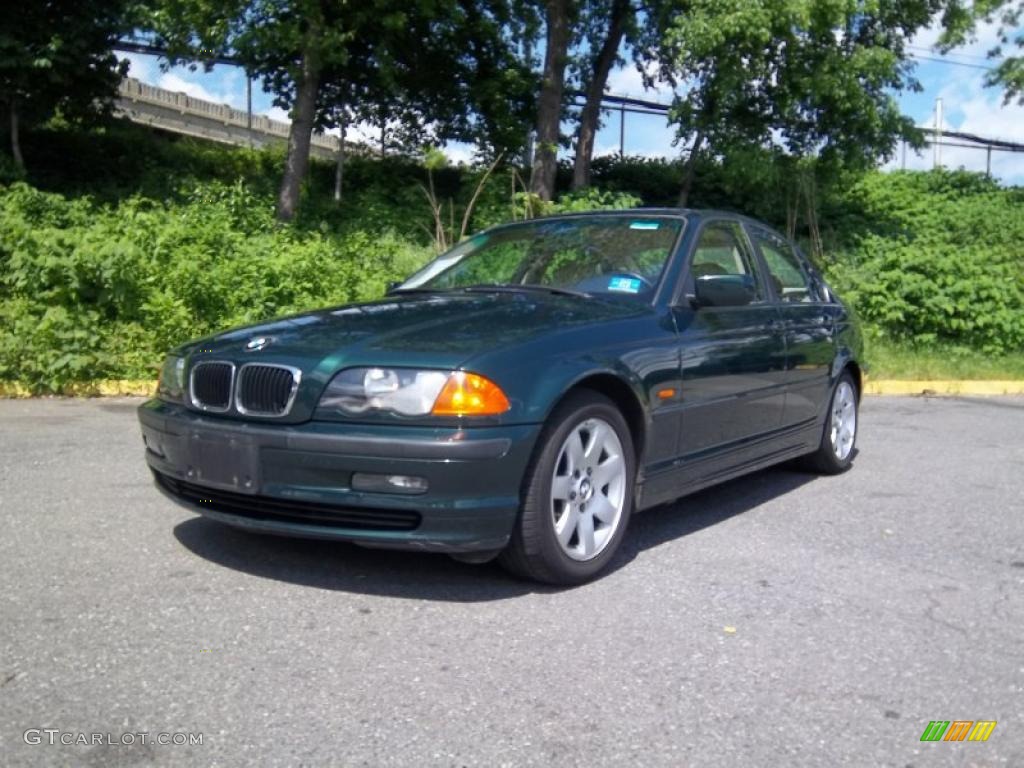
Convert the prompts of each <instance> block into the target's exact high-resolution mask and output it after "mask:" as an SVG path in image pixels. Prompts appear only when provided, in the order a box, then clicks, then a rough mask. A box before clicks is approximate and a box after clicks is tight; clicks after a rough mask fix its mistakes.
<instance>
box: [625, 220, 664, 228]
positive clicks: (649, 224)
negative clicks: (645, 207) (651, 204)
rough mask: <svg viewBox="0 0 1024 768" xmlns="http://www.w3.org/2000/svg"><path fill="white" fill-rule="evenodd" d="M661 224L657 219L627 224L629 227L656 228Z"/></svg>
mask: <svg viewBox="0 0 1024 768" xmlns="http://www.w3.org/2000/svg"><path fill="white" fill-rule="evenodd" d="M660 226H661V223H660V222H657V221H634V222H633V223H632V224H630V225H629V228H630V229H657V228H658V227H660Z"/></svg>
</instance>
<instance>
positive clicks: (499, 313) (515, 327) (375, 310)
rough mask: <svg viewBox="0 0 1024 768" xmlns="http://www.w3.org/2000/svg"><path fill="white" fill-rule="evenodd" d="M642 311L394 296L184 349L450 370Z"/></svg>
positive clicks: (470, 296) (311, 366)
mask: <svg viewBox="0 0 1024 768" xmlns="http://www.w3.org/2000/svg"><path fill="white" fill-rule="evenodd" d="M650 311H651V310H650V308H649V307H646V306H644V305H640V304H638V303H634V302H629V301H617V300H607V299H603V298H596V297H595V298H591V297H575V296H564V295H557V294H544V293H438V294H417V295H412V296H401V295H394V296H389V297H386V298H384V299H383V300H381V301H375V302H370V303H365V304H353V305H348V306H343V307H337V308H332V309H324V310H319V311H316V312H307V313H305V314H301V315H295V316H292V317H286V318H282V319H280V320H275V321H271V322H267V323H261V324H258V325H251V326H246V327H243V328H236V329H233V330H231V331H227V332H225V333H221V334H218V335H215V336H212V337H208V338H206V339H201V340H199V341H197V342H195V343H193V344H190V345H188V346H187V347H186V348H185V349H184V351H185V352H187V353H189V354H191V355H193V356H194V357H195V356H201V357H203V358H207V359H211V358H221V359H229V360H233V361H236V362H239V363H244V362H275V363H287V364H290V365H296V366H299V367H301V368H302V369H303V370H304V371H305V372H307V373H314V372H315V373H316V374H320V375H330V374H332V373H333V372H334V371H337V370H338V369H340V368H342V367H348V366H353V365H375V366H380V365H402V366H424V367H432V368H448V369H455V368H459V367H461V366H463V365H464V364H465V363H466V362H467V361H469V360H470V359H472V358H473V357H474V356H476V355H478V354H480V353H483V352H490V351H493V350H494V349H496V348H500V347H503V346H508V345H514V344H518V343H523V342H528V341H531V340H533V339H536V338H537V337H539V336H541V335H543V334H549V333H556V332H558V331H560V330H565V329H568V328H571V327H574V326H579V325H581V324H586V323H600V322H604V321H610V320H615V319H621V318H623V317H627V316H630V315H636V314H640V313H644V312H650ZM258 340H262V343H257V341H258ZM250 343H252V344H250ZM250 346H256V347H259V348H258V349H249V347H250Z"/></svg>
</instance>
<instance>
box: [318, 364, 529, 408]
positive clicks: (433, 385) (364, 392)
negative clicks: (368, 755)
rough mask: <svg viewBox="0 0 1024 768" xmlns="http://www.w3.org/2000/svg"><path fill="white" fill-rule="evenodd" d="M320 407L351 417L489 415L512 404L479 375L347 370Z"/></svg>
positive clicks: (403, 370)
mask: <svg viewBox="0 0 1024 768" xmlns="http://www.w3.org/2000/svg"><path fill="white" fill-rule="evenodd" d="M320 408H324V409H327V410H332V411H339V412H341V413H345V414H348V415H358V414H361V413H366V412H368V411H391V412H393V413H399V414H401V415H403V416H426V415H427V414H429V413H432V414H434V415H436V416H490V415H495V414H499V413H504V412H505V411H507V410H508V409H509V402H508V398H507V397H505V393H504V392H502V391H501V389H500V388H499V387H498V385H497V384H495V383H494V382H492V381H490V380H489V379H486V378H484V377H483V376H478V375H477V374H475V373H465V372H463V371H417V370H412V369H408V368H349V369H347V370H344V371H341V372H340V373H339V374H338V375H337V376H335V377H334V378H333V379H332V380H331V383H330V384H328V385H327V389H326V390H325V391H324V394H323V396H322V397H321V398H320Z"/></svg>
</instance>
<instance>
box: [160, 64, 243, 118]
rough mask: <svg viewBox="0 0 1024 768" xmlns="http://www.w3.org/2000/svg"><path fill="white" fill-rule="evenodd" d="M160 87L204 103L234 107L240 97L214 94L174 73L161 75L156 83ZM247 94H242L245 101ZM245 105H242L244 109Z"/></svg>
mask: <svg viewBox="0 0 1024 768" xmlns="http://www.w3.org/2000/svg"><path fill="white" fill-rule="evenodd" d="M156 84H157V85H158V86H160V87H161V88H163V89H164V90H168V91H180V92H181V93H184V94H186V95H188V96H191V97H192V98H193V99H202V100H203V101H212V102H213V103H214V104H230V105H231V106H233V107H236V108H237V107H238V106H239V105H238V103H237V102H238V100H239V99H238V97H237V96H234V94H229V93H213V92H212V91H208V90H207V89H206V88H205V87H204V86H202V85H200V84H199V83H197V82H194V81H192V80H186V79H185V78H183V77H181V76H179V75H177V74H176V73H174V72H164V73H163V74H162V75H160V79H159V80H157V83H156ZM244 97H245V94H244V93H243V94H242V99H243V100H244ZM244 107H245V105H244V104H243V105H242V108H243V109H244Z"/></svg>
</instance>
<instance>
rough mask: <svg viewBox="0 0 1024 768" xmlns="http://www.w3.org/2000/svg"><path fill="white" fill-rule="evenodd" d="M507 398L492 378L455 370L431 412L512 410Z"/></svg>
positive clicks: (475, 413)
mask: <svg viewBox="0 0 1024 768" xmlns="http://www.w3.org/2000/svg"><path fill="white" fill-rule="evenodd" d="M509 407H510V406H509V403H508V398H507V397H505V393H504V392H502V391H501V388H500V387H499V386H498V385H497V384H495V383H494V382H493V381H491V380H490V379H485V378H484V377H483V376H477V375H476V374H475V373H464V372H462V371H456V372H455V373H453V374H452V375H451V376H449V377H448V381H446V382H445V385H444V388H443V389H442V390H441V394H439V395H438V396H437V400H435V401H434V408H433V410H432V411H431V413H433V414H434V415H435V416H495V415H497V414H499V413H504V412H505V411H507V410H508V409H509Z"/></svg>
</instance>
